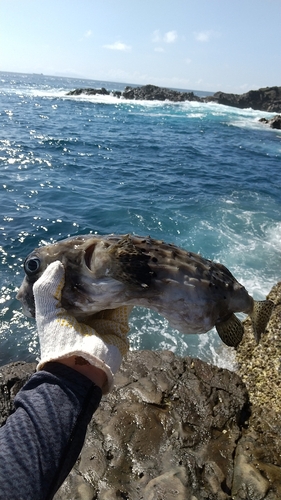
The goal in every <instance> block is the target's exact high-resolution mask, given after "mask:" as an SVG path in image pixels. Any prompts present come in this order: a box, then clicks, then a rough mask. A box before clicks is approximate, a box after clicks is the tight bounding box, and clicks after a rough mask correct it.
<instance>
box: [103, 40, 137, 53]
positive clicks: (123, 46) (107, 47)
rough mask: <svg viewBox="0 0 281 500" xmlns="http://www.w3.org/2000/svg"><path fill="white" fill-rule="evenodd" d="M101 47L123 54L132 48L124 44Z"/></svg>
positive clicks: (118, 43) (116, 43) (117, 43)
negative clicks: (119, 51)
mask: <svg viewBox="0 0 281 500" xmlns="http://www.w3.org/2000/svg"><path fill="white" fill-rule="evenodd" d="M103 47H104V48H105V49H109V50H121V51H123V52H129V51H130V50H131V48H132V47H131V46H130V45H126V44H125V43H122V42H114V43H112V44H108V45H104V46H103Z"/></svg>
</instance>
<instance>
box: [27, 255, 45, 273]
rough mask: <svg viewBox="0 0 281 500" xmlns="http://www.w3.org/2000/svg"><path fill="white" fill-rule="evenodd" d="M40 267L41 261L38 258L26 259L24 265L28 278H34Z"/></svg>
mask: <svg viewBox="0 0 281 500" xmlns="http://www.w3.org/2000/svg"><path fill="white" fill-rule="evenodd" d="M40 266H41V261H40V259H39V258H38V257H31V258H30V259H26V261H25V263H24V270H25V272H26V274H27V275H28V276H32V275H33V274H36V273H37V272H38V271H39V269H40Z"/></svg>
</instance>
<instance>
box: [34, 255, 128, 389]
mask: <svg viewBox="0 0 281 500" xmlns="http://www.w3.org/2000/svg"><path fill="white" fill-rule="evenodd" d="M64 281H65V275H64V267H63V265H62V264H61V262H59V261H56V262H53V263H52V264H50V265H49V266H48V267H47V269H46V270H45V271H44V273H43V274H42V276H41V277H40V278H39V279H38V280H37V281H36V283H35V284H34V286H33V292H34V299H35V311H36V323H37V328H38V334H39V339H40V349H41V359H40V361H39V364H38V366H37V370H42V369H43V367H44V365H45V364H46V363H48V362H49V361H56V360H59V359H62V358H68V357H71V356H73V355H75V356H80V357H82V358H84V359H85V360H86V361H88V362H89V363H90V364H91V365H94V366H96V367H98V368H100V369H102V370H103V371H104V372H105V374H106V376H107V384H106V386H105V387H104V388H103V393H104V394H105V393H107V392H109V391H110V390H111V389H112V386H113V383H114V375H115V373H116V372H117V371H118V369H119V367H120V364H121V361H122V357H123V356H124V355H125V354H126V352H127V351H128V349H129V342H128V339H127V333H128V332H129V325H128V318H129V315H130V312H131V310H132V307H126V306H122V307H119V308H117V309H108V310H105V311H101V312H99V313H97V314H95V315H93V316H92V317H91V319H90V320H89V322H88V324H84V323H79V322H78V321H77V320H76V319H75V318H74V317H73V316H71V314H70V312H68V311H66V310H65V309H64V308H63V307H62V306H61V293H62V289H63V287H64Z"/></svg>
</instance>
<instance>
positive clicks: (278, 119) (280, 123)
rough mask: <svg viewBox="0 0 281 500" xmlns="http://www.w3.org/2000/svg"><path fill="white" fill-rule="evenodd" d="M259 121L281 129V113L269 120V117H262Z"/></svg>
mask: <svg viewBox="0 0 281 500" xmlns="http://www.w3.org/2000/svg"><path fill="white" fill-rule="evenodd" d="M259 121H260V122H261V123H265V124H266V125H269V126H270V128H275V129H277V130H280V129H281V115H276V116H274V117H273V118H270V120H268V119H267V118H261V119H260V120H259Z"/></svg>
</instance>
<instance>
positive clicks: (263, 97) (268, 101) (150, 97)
mask: <svg viewBox="0 0 281 500" xmlns="http://www.w3.org/2000/svg"><path fill="white" fill-rule="evenodd" d="M82 94H85V95H96V94H99V95H112V96H114V97H118V98H123V99H135V100H147V101H155V100H157V101H172V102H183V101H196V102H215V103H217V104H224V105H226V106H232V107H236V108H240V109H246V108H252V109H254V110H259V111H267V112H271V113H281V87H277V86H275V87H266V88H261V89H258V90H250V91H249V92H246V93H244V94H227V93H225V92H216V93H215V94H214V95H212V96H207V97H199V96H197V95H195V94H194V93H193V92H180V91H177V90H172V89H168V88H164V87H158V86H156V85H144V86H141V87H130V86H127V87H125V89H124V91H123V92H120V91H112V92H111V91H108V90H106V89H105V88H104V87H102V88H101V89H93V88H79V89H74V90H71V91H70V92H68V93H67V95H68V96H77V95H82Z"/></svg>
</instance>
